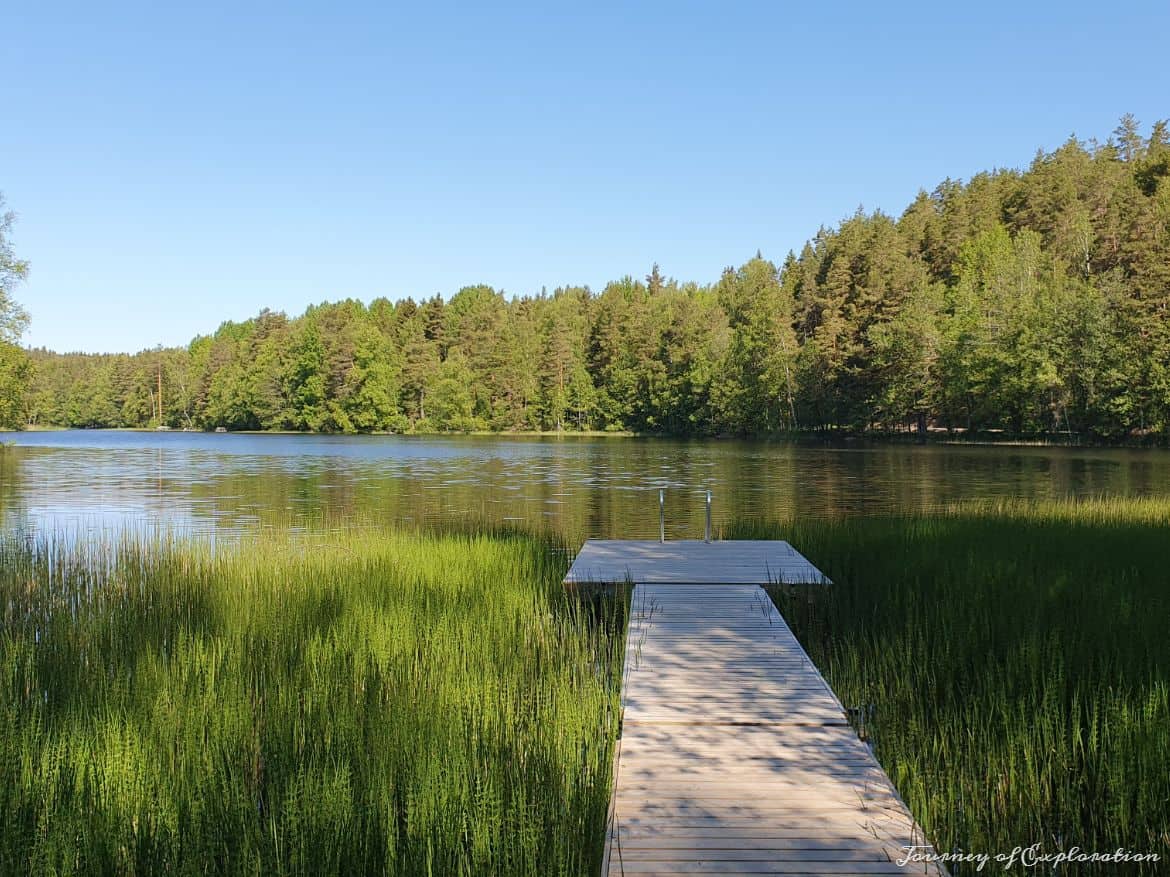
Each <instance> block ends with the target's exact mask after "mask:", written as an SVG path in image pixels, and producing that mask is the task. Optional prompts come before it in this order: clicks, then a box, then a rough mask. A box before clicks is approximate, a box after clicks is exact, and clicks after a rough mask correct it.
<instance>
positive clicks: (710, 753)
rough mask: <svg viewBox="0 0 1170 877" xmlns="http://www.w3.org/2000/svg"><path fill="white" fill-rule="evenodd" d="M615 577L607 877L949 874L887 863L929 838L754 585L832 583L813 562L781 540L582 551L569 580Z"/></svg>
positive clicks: (611, 545) (604, 544) (595, 546)
mask: <svg viewBox="0 0 1170 877" xmlns="http://www.w3.org/2000/svg"><path fill="white" fill-rule="evenodd" d="M627 546H628V550H627ZM738 546H742V547H743V549H744V550H743V551H740V552H737V551H736V548H737V547H738ZM659 552H661V556H662V558H663V563H662V564H660V565H659V564H656V563H655V558H656V556H657V555H658V553H659ZM781 559H783V562H782V563H781V562H780V560H781ZM781 570H783V572H784V573H785V575H783V576H780V575H777V573H778V572H780V571H781ZM704 576H706V577H710V578H711V579H712V581H705V580H704V579H703V577H704ZM623 580H624V581H632V582H633V583H634V591H633V603H632V605H631V614H630V624H629V630H628V633H627V639H626V663H625V670H624V676H623V684H622V706H623V730H622V736H621V739H620V740H619V744H618V751H617V755H616V763H615V781H614V790H613V796H612V800H611V812H610V819H609V825H608V830H607V836H606V851H605V859H604V865H603V869H602V874H603V877H617V875H626V874H629V875H657V874H788V875H794V874H806V875H811V874H818V875H826V874H829V875H852V874H933V875H944V874H945V873H946V872H945V871H944V870H942V869H941V868H939V867H937V866H933V865H932V866H930V867H924V866H923V865H922V864H907V865H905V866H899V865H898V864H897V863H898V861H899V860H901V859H903V858H904V857H905V856H906V848H907V847H908V846H914V847H916V848H923V847H926V848H927V849H929V847H927V842H926V841H925V840H924V839H923V836H922V832H921V830H920V829H919V827H918V825H917V824H916V823H915V821H914V819H913V817H912V816H911V815H910V813H909V811H908V810H907V808H906V805H905V804H904V803H903V802H902V800H901V799H900V798H899V797H898V794H897V792H896V791H895V789H894V787H893V785H892V783H891V782H890V780H889V778H888V777H887V776H886V774H885V772H884V771H883V770H882V768H881V766H880V765H879V764H878V762H877V760H876V759H875V758H874V756H873V754H872V753H871V752H870V750H869V748H868V747H867V746H866V745H865V744H864V743H863V742H861V740H859V739H858V738H857V735H856V734H855V733H854V731H853V729H852V728H851V727H850V725H849V723H848V721H847V718H846V714H845V710H844V708H843V707H842V705H841V703H840V701H838V699H837V697H836V696H835V695H834V694H833V691H832V689H830V688H829V686H828V684H827V683H826V682H825V680H824V678H823V677H822V676H821V674H820V672H819V671H818V670H817V668H816V667H815V666H814V665H813V663H812V661H811V660H810V659H809V657H808V655H807V654H805V652H804V649H803V648H801V646H800V644H799V642H797V640H796V638H795V636H793V634H792V631H791V630H790V629H789V628H788V625H787V624H786V623H785V621H784V619H783V618H782V617H781V615H780V613H779V612H778V611H777V610H776V607H775V605H774V604H773V603H772V601H771V599H770V598H769V597H768V595H767V593H766V592H765V591H764V589H763V587H762V585H765V584H768V583H771V582H776V581H787V582H790V583H809V584H819V583H824V582H827V581H828V580H827V579H826V578H825V577H824V576H823V575H821V574H820V572H819V571H818V570H816V568H815V567H813V566H812V564H810V563H809V562H808V561H807V560H805V558H803V557H802V556H801V555H800V554H799V553H798V552H796V551H795V550H793V549H792V547H791V546H789V545H788V544H787V543H784V542H772V543H761V542H745V543H737V542H715V543H704V542H673V543H672V542H667V543H659V542H622V541H616V540H606V541H598V542H594V541H592V540H591V541H590V542H587V543H586V545H585V547H584V548H583V549H582V551H581V553H580V554H579V555H578V557H577V560H576V562H575V563H574V564H573V567H572V569H571V570H570V572H569V575H568V576H567V577H566V582H567V583H575V584H578V585H579V584H581V583H583V582H587V581H588V582H597V583H605V582H607V581H608V582H615V581H623Z"/></svg>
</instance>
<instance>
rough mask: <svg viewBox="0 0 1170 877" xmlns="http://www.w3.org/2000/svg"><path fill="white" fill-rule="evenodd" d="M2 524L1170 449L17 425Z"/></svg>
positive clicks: (670, 495)
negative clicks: (33, 428)
mask: <svg viewBox="0 0 1170 877" xmlns="http://www.w3.org/2000/svg"><path fill="white" fill-rule="evenodd" d="M0 441H2V442H4V443H7V446H6V447H0V528H3V529H6V530H10V531H21V532H35V531H47V530H53V529H61V528H64V529H67V530H70V531H75V532H76V531H78V530H81V531H88V530H101V531H111V530H118V529H122V528H154V527H167V528H173V529H176V530H179V531H182V532H185V533H192V534H200V535H206V534H217V535H232V534H239V533H242V532H247V531H252V530H256V529H259V528H272V527H292V528H304V529H307V530H313V529H315V528H319V527H322V526H325V525H327V524H336V523H341V522H345V521H347V520H359V521H369V520H371V519H373V520H381V521H387V522H391V521H398V522H404V523H418V522H426V523H442V522H455V521H468V520H471V521H491V522H497V523H501V524H510V525H519V526H524V527H539V528H552V529H555V530H557V531H560V532H562V533H564V534H565V535H566V536H567V537H569V538H570V539H572V540H578V539H581V538H584V537H587V536H597V537H617V536H626V537H636V536H641V537H656V536H657V534H658V495H657V491H658V489H659V488H665V489H666V491H667V493H666V525H667V527H666V528H667V535H668V537H671V538H683V537H698V536H701V535H702V533H703V519H704V509H703V504H704V494H705V491H706V490H708V489H710V490H711V491H712V493H713V495H714V505H713V519H714V523H715V528H716V530H718V528H719V526H720V525H721V524H723V523H725V522H727V521H729V520H731V519H733V518H738V517H767V518H778V517H787V516H789V515H812V516H831V515H855V514H880V513H886V512H893V511H901V510H928V509H931V508H936V507H939V506H943V505H948V504H953V503H962V502H967V501H976V500H987V499H996V498H1040V499H1052V498H1061V497H1085V496H1103V495H1104V496H1109V495H1112V496H1151V495H1168V494H1170V453H1168V452H1166V451H1158V450H1123V449H1116V450H1113V449H1109V450H1097V449H1074V448H1023V447H979V446H963V445H930V446H921V447H920V446H912V445H876V444H866V443H857V444H856V445H848V446H844V447H842V446H833V447H830V446H827V445H821V444H786V443H774V442H748V441H722V440H721V441H710V440H708V441H699V440H695V441H676V440H670V439H654V438H617V437H614V438H607V437H601V438H595V437H571V436H566V437H480V436H457V437H429V436H428V437H413V436H410V437H404V436H316V435H253V434H237V433H228V434H209V433H182V432H121V431H87V430H74V431H63V432H31V433H2V434H0Z"/></svg>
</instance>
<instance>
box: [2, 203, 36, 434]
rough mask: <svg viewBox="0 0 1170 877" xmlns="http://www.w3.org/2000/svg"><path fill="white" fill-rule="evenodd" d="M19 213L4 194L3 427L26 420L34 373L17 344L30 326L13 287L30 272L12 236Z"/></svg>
mask: <svg viewBox="0 0 1170 877" xmlns="http://www.w3.org/2000/svg"><path fill="white" fill-rule="evenodd" d="M15 221H16V216H15V215H14V214H13V213H12V212H11V211H7V212H6V211H5V210H4V196H3V194H0V429H18V428H20V427H21V426H23V425H24V423H25V419H26V418H25V413H26V412H25V395H26V392H27V388H28V381H29V375H30V372H31V369H30V366H29V360H28V357H27V356H26V355H25V353H24V351H23V350H21V349H20V348H19V347H18V346H17V342H19V341H20V336H21V335H22V334H23V333H24V330H25V327H27V326H28V314H27V313H26V312H25V310H24V308H22V307H21V306H20V305H19V304H18V303H17V302H16V300H15V299H14V298H12V290H13V289H14V288H15V287H16V286H17V285H18V284H19V283H20V282H21V281H23V280H24V278H25V277H26V276H27V275H28V262H22V261H21V260H19V259H17V258H16V255H15V253H14V252H13V250H12V244H11V243H10V242H9V240H8V235H9V234H10V233H11V231H12V224H13V223H14V222H15Z"/></svg>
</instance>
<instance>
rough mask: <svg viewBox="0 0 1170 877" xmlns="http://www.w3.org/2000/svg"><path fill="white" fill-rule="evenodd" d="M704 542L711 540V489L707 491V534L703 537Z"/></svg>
mask: <svg viewBox="0 0 1170 877" xmlns="http://www.w3.org/2000/svg"><path fill="white" fill-rule="evenodd" d="M703 541H704V542H710V541H711V491H709V490H708V491H707V534H706V536H704V538H703Z"/></svg>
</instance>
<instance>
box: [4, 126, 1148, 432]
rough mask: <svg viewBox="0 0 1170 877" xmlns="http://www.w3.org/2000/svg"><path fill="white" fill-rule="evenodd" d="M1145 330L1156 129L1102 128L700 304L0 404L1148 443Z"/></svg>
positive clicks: (286, 322) (507, 321)
mask: <svg viewBox="0 0 1170 877" xmlns="http://www.w3.org/2000/svg"><path fill="white" fill-rule="evenodd" d="M1168 309H1170V133H1168V129H1167V125H1166V123H1164V122H1159V123H1157V124H1155V125H1154V126H1153V128H1152V130H1151V132H1150V133H1149V135H1148V136H1146V135H1143V134H1142V133H1141V131H1140V129H1139V126H1138V124H1137V123H1136V122H1135V121H1134V120H1133V118H1132V117H1125V118H1123V119H1122V122H1121V124H1120V126H1119V127H1118V128H1117V130H1116V131H1115V132H1114V134H1113V136H1112V137H1111V138H1110V139H1109V140H1108V141H1107V142H1105V143H1104V144H1102V143H1098V142H1095V141H1094V142H1088V143H1085V142H1081V141H1078V140H1076V139H1070V140H1069V141H1067V142H1066V143H1065V144H1064V145H1063V146H1061V147H1060V148H1059V149H1057V150H1055V151H1054V152H1050V153H1043V152H1042V153H1039V154H1038V155H1037V156H1036V157H1035V159H1034V160H1033V161H1032V163H1031V165H1030V167H1029V168H1028V169H1027V170H1026V171H1019V170H995V171H990V172H986V173H981V174H978V175H977V176H975V177H974V178H972V179H971V180H970V181H968V182H966V183H961V182H957V181H953V180H946V181H944V182H943V183H942V184H940V185H939V186H938V187H937V188H935V189H934V190H933V191H932V192H926V191H923V192H921V193H920V194H919V195H918V197H917V198H916V199H915V200H914V202H913V203H911V204H910V205H909V206H908V207H907V208H906V210H905V211H904V212H903V213H902V215H901V216H900V217H898V218H894V217H892V216H889V215H887V214H884V213H881V212H874V213H866V212H863V211H861V210H859V211H858V212H857V213H856V214H855V215H853V216H851V217H849V218H848V219H846V220H844V221H843V222H841V223H840V224H839V225H838V226H837V227H836V228H834V229H828V228H822V229H821V230H820V231H819V232H818V233H817V234H816V236H815V237H814V238H813V239H812V240H810V241H809V242H808V243H807V244H806V245H805V247H804V248H803V250H802V251H801V252H800V253H799V254H796V253H790V254H789V255H788V257H787V258H786V259H785V260H784V261H783V263H782V264H781V265H779V266H777V265H776V264H774V263H773V262H770V261H768V260H766V259H765V258H763V257H762V256H760V255H759V254H757V255H756V257H755V258H753V259H750V260H749V261H747V262H746V263H745V264H743V265H742V266H741V267H739V268H728V269H727V270H726V271H724V273H723V276H722V277H721V278H720V279H719V281H718V282H717V283H715V284H713V285H698V284H694V283H680V282H677V281H675V280H672V279H668V278H666V277H664V276H663V274H662V273H661V272H660V270H659V268H658V266H657V265H655V266H654V267H653V269H652V270H651V271H650V273H649V275H648V276H646V277H645V279H644V280H637V279H634V278H632V277H625V278H623V279H621V280H617V281H614V282H612V283H609V284H608V285H607V286H606V287H605V288H604V289H603V290H601V291H600V292H596V291H593V290H590V289H589V288H587V287H579V288H578V287H569V288H561V289H557V290H555V291H553V292H552V293H546V292H542V293H541V294H540V295H535V296H517V297H507V296H505V295H504V294H503V293H502V292H500V291H498V290H494V289H492V288H490V287H488V286H474V287H469V288H465V289H462V290H460V291H458V292H457V293H456V294H454V295H453V296H451V297H450V299H449V300H444V299H443V298H441V297H440V296H434V297H432V298H429V299H423V300H421V301H415V300H413V299H409V298H408V299H404V300H401V301H398V302H391V301H388V300H386V299H384V298H383V299H377V300H375V301H373V302H372V303H370V304H369V305H366V304H363V303H362V302H359V301H354V300H346V301H341V302H337V303H332V304H322V305H320V306H316V307H312V308H310V309H309V310H308V311H306V312H305V313H304V314H303V315H301V316H299V317H295V318H290V317H288V316H286V315H285V314H283V313H279V312H275V311H268V310H265V311H263V312H261V313H260V314H259V315H258V316H256V317H255V318H253V319H250V320H247V321H245V322H241V323H235V322H228V323H224V324H223V325H222V326H220V328H219V329H218V330H217V331H216V332H215V333H214V334H213V335H209V336H200V337H198V338H196V339H195V340H194V341H192V342H191V344H190V345H189V346H188V347H186V348H180V349H156V350H149V351H144V352H142V353H138V354H136V355H132V356H131V355H100V356H95V355H82V354H65V355H61V354H56V353H50V352H47V351H43V350H32V351H29V352H28V357H29V360H30V361H31V366H32V367H31V371H30V373H29V374H27V375H24V376H23V377H22V378H21V380H23V381H24V384H23V387H24V392H23V393H22V394H20V396H19V398H17V395H14V393H13V391H12V389H11V388H9V389H8V390H6V391H5V392H6V393H7V394H8V401H7V402H6V403H4V404H6V405H8V407H9V408H11V409H16V408H19V411H20V416H19V419H20V420H22V421H24V422H25V423H27V424H30V425H63V426H75V427H115V426H152V425H157V424H158V423H159V419H160V412H161V421H162V422H163V423H164V424H166V425H168V426H170V427H172V428H186V427H192V428H205V429H206V428H216V427H225V428H228V429H272V430H276V429H289V430H321V431H336V432H352V431H374V430H392V431H396V432H406V431H415V432H427V431H445V430H478V429H488V430H536V429H542V430H585V429H593V430H615V431H616V430H635V431H645V432H664V433H673V434H696V435H708V434H723V433H733V434H767V433H773V432H781V431H792V430H813V429H826V428H833V429H848V430H873V429H902V428H909V427H918V428H925V427H926V426H928V425H929V426H931V427H938V428H951V429H967V430H971V429H974V430H991V429H996V430H1004V431H1007V432H1011V433H1017V434H1020V433H1049V434H1051V433H1072V434H1076V435H1077V436H1080V437H1083V438H1104V439H1118V438H1124V437H1130V436H1155V437H1160V438H1163V439H1164V438H1165V437H1166V436H1167V434H1168V432H1170V312H1168ZM9 336H11V333H9ZM11 341H12V338H11V337H7V338H0V343H7V344H9V347H11ZM9 370H10V371H11V369H9ZM26 371H28V369H26ZM10 383H11V381H10Z"/></svg>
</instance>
